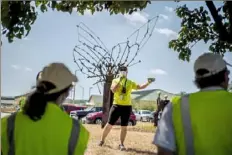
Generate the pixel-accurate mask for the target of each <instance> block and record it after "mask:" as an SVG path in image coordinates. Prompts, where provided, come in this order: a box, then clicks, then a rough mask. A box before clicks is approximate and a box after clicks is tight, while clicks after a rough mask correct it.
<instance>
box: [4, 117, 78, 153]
mask: <svg viewBox="0 0 232 155" xmlns="http://www.w3.org/2000/svg"><path fill="white" fill-rule="evenodd" d="M16 114H17V113H13V114H12V115H10V116H9V117H8V119H7V137H8V141H9V151H8V155H15V141H14V129H15V118H16ZM79 132H80V124H79V122H78V121H77V120H75V119H72V131H71V134H70V137H69V143H68V155H74V153H75V148H76V145H77V142H78V139H79Z"/></svg>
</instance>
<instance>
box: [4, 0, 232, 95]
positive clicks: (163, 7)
mask: <svg viewBox="0 0 232 155" xmlns="http://www.w3.org/2000/svg"><path fill="white" fill-rule="evenodd" d="M187 5H188V6H190V7H196V6H200V5H204V2H194V3H193V2H187ZM176 7H177V3H175V2H153V3H152V4H151V5H148V7H147V8H146V9H145V10H143V11H142V12H136V13H133V14H132V15H112V16H110V15H109V13H108V12H106V11H103V12H101V13H96V14H94V15H91V14H90V12H89V11H86V12H85V15H84V16H81V15H79V14H78V13H73V14H71V15H70V14H68V13H61V12H55V11H48V12H46V13H40V14H39V16H38V18H37V20H36V22H35V24H34V25H33V26H32V30H31V32H30V34H29V36H28V37H27V38H25V39H22V40H15V42H13V43H11V44H9V43H8V42H7V40H6V38H4V37H3V46H2V95H7V96H8V95H9V96H13V95H19V94H22V93H24V92H26V91H28V90H29V89H30V87H31V86H32V85H33V84H34V83H35V77H36V74H37V73H38V71H40V70H41V69H42V67H43V66H44V65H46V64H48V63H50V62H54V61H59V62H63V63H65V64H67V65H68V66H69V67H70V69H71V70H72V71H73V72H75V70H76V69H78V68H77V65H76V64H75V63H74V62H73V48H74V47H75V45H77V44H78V36H77V34H78V33H77V26H76V25H78V24H79V23H80V22H83V23H85V24H86V25H87V26H88V27H89V28H90V29H91V30H93V31H94V32H95V33H96V34H97V35H98V36H99V37H100V38H101V40H102V41H103V42H104V44H105V45H106V47H107V48H108V49H111V48H112V47H113V46H114V45H116V44H117V43H120V42H123V41H126V38H127V37H128V36H129V35H130V34H131V33H133V32H134V31H135V30H136V29H137V28H139V27H140V26H141V25H143V24H144V23H146V22H147V21H148V19H151V18H153V17H155V16H157V15H159V16H160V18H159V20H158V22H157V24H156V26H155V29H154V32H153V33H152V36H151V38H150V40H149V41H148V42H147V44H146V45H145V47H144V48H143V49H142V50H141V51H140V52H139V55H138V57H137V60H136V61H138V60H141V63H140V64H138V65H135V66H132V67H131V68H130V69H129V78H130V79H132V80H134V81H136V82H137V83H144V82H146V78H147V77H156V79H157V80H156V82H155V83H154V84H152V85H151V86H149V88H148V89H155V88H160V89H163V90H166V91H169V92H172V93H178V92H180V91H186V92H193V91H196V88H195V86H194V84H193V82H192V81H193V69H192V68H193V61H194V60H195V59H196V58H197V56H199V55H200V54H201V53H203V52H206V51H207V48H208V45H205V44H203V43H199V44H197V45H196V46H195V47H194V48H193V51H192V53H193V55H192V56H191V59H192V60H191V62H189V63H187V62H182V61H180V60H178V55H177V53H176V52H173V51H172V50H170V49H169V48H168V42H169V41H170V39H173V38H175V37H176V36H177V33H178V31H179V29H180V19H179V18H177V17H176V15H175V12H174V9H175V8H176ZM143 33H144V31H142V30H141V33H140V34H141V35H142V34H143ZM226 59H227V60H230V61H232V55H231V54H227V55H226ZM136 61H135V62H136ZM77 75H78V78H79V79H80V82H79V83H78V85H77V86H76V91H77V93H76V98H81V97H82V87H84V98H88V97H89V88H90V87H93V89H92V90H91V94H99V91H98V89H97V87H96V86H92V84H93V83H95V81H96V80H95V79H87V78H86V76H85V75H83V74H81V73H80V72H77Z"/></svg>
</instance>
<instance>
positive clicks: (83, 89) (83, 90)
mask: <svg viewBox="0 0 232 155" xmlns="http://www.w3.org/2000/svg"><path fill="white" fill-rule="evenodd" d="M80 87H81V88H82V97H81V99H82V100H83V99H84V92H85V88H84V87H82V86H80Z"/></svg>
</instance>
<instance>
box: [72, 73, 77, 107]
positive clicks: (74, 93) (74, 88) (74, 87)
mask: <svg viewBox="0 0 232 155" xmlns="http://www.w3.org/2000/svg"><path fill="white" fill-rule="evenodd" d="M75 76H77V70H75ZM75 95H76V85H74V86H73V104H74V103H75Z"/></svg>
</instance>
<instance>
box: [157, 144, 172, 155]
mask: <svg viewBox="0 0 232 155" xmlns="http://www.w3.org/2000/svg"><path fill="white" fill-rule="evenodd" d="M157 150H158V151H157V155H174V153H173V152H171V151H169V150H167V149H164V148H162V147H159V146H157Z"/></svg>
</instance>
